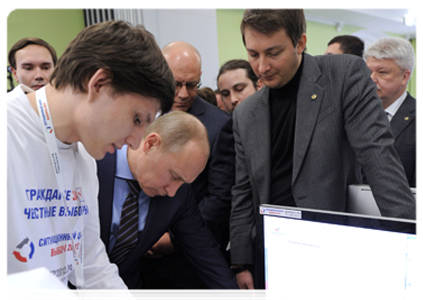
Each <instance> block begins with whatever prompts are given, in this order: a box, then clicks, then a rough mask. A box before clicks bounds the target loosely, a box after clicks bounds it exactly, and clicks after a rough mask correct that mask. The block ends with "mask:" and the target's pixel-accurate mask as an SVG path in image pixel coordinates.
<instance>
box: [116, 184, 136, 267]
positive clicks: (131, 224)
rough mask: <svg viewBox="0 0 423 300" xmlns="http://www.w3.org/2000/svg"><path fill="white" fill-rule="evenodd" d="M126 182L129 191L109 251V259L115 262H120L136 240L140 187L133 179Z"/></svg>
mask: <svg viewBox="0 0 423 300" xmlns="http://www.w3.org/2000/svg"><path fill="white" fill-rule="evenodd" d="M127 182H128V185H129V189H130V192H129V194H128V196H127V197H126V199H125V202H124V203H123V207H122V214H121V216H120V224H119V231H118V237H117V240H116V244H115V245H114V247H113V249H112V253H110V261H111V262H113V263H115V264H120V263H121V262H122V261H123V260H124V258H125V257H126V255H127V254H128V252H129V251H131V250H132V248H133V247H134V246H135V244H136V243H137V241H138V195H139V193H140V190H141V188H140V186H139V184H138V182H137V181H135V180H127Z"/></svg>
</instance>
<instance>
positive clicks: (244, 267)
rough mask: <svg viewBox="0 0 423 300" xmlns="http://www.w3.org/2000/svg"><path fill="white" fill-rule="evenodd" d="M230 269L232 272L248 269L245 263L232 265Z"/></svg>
mask: <svg viewBox="0 0 423 300" xmlns="http://www.w3.org/2000/svg"><path fill="white" fill-rule="evenodd" d="M231 270H232V271H233V272H234V274H238V273H240V272H242V271H245V270H248V266H247V265H232V266H231Z"/></svg>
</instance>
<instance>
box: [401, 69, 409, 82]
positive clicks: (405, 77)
mask: <svg viewBox="0 0 423 300" xmlns="http://www.w3.org/2000/svg"><path fill="white" fill-rule="evenodd" d="M410 76H411V72H410V71H409V70H405V71H404V72H403V73H402V80H401V84H402V85H405V86H406V85H407V83H408V80H410Z"/></svg>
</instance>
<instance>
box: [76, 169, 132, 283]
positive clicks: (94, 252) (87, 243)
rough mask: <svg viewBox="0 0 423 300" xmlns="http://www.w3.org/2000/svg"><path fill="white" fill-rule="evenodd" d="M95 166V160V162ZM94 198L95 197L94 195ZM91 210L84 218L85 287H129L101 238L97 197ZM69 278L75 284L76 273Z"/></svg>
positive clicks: (93, 200)
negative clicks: (108, 254)
mask: <svg viewBox="0 0 423 300" xmlns="http://www.w3.org/2000/svg"><path fill="white" fill-rule="evenodd" d="M94 168H95V162H94ZM95 174H96V172H93V175H94V178H93V184H94V187H93V189H94V191H95V192H94V193H92V195H98V180H97V178H96V177H95ZM92 198H94V197H92ZM89 201H91V205H90V211H89V214H88V216H87V218H85V219H84V224H83V225H84V244H83V274H84V275H83V276H84V289H127V286H126V285H125V283H124V282H123V280H122V279H121V278H120V277H119V272H118V268H117V266H116V265H115V264H112V263H110V261H109V257H108V256H107V253H106V248H105V246H104V244H103V241H102V240H101V239H100V219H99V213H98V201H97V199H90V200H89ZM69 280H70V281H71V283H72V284H75V276H74V273H72V274H71V276H70V277H69Z"/></svg>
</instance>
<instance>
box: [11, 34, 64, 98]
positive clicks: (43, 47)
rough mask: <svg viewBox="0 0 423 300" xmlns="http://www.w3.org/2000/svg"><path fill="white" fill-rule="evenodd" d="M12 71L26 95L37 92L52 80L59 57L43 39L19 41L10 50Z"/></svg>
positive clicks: (27, 38) (32, 38)
mask: <svg viewBox="0 0 423 300" xmlns="http://www.w3.org/2000/svg"><path fill="white" fill-rule="evenodd" d="M8 61H9V67H10V71H11V72H12V74H13V77H14V78H15V80H16V81H17V82H19V85H18V86H17V87H15V90H16V89H19V90H22V91H23V92H25V93H30V92H33V91H36V90H38V89H40V88H42V87H43V86H45V85H46V84H47V83H48V81H49V80H50V76H51V74H52V73H53V70H54V66H55V64H56V62H57V55H56V51H55V50H54V48H53V47H52V46H51V45H50V44H48V43H47V42H46V41H44V40H43V39H40V38H37V37H26V38H23V39H20V40H19V41H17V42H16V43H15V44H14V45H13V46H12V47H11V48H10V50H9V54H8Z"/></svg>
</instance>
